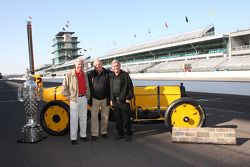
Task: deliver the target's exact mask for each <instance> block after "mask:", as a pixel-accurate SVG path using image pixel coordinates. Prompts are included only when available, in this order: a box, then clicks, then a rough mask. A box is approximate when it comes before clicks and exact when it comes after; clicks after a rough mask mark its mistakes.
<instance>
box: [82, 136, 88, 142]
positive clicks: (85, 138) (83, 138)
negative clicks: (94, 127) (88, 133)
mask: <svg viewBox="0 0 250 167" xmlns="http://www.w3.org/2000/svg"><path fill="white" fill-rule="evenodd" d="M80 139H81V140H82V141H84V142H88V141H89V138H88V137H80Z"/></svg>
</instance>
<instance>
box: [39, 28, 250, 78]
mask: <svg viewBox="0 0 250 167" xmlns="http://www.w3.org/2000/svg"><path fill="white" fill-rule="evenodd" d="M100 59H101V60H102V62H103V64H104V66H105V67H107V68H110V64H111V62H112V61H113V60H114V59H117V60H119V61H120V62H121V63H122V68H123V69H125V70H127V71H129V72H130V73H171V72H183V71H185V68H184V67H185V66H186V65H188V66H190V71H201V72H202V71H224V70H227V71H238V70H250V29H246V30H239V31H236V32H231V33H225V34H219V35H215V28H214V26H213V25H211V26H208V27H206V28H203V29H199V30H195V31H191V32H185V33H183V34H179V35H175V36H170V37H165V38H161V39H157V40H153V41H148V42H145V43H142V44H138V45H133V46H130V47H126V48H119V49H114V50H113V51H111V52H110V53H108V54H107V55H105V56H103V57H100ZM92 61H93V60H90V61H89V62H90V63H91V62H92ZM72 67H73V61H69V62H65V63H64V64H61V65H54V66H52V68H53V70H52V73H54V74H56V75H64V74H65V73H66V72H67V71H68V70H69V69H72ZM89 67H91V65H90V66H89ZM38 71H39V70H38ZM43 72H44V73H46V70H44V69H43ZM52 73H47V75H51V74H52Z"/></svg>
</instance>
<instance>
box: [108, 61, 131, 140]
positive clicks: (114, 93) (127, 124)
mask: <svg viewBox="0 0 250 167" xmlns="http://www.w3.org/2000/svg"><path fill="white" fill-rule="evenodd" d="M112 71H113V73H112V75H111V78H110V100H111V101H110V102H111V106H113V110H114V119H115V123H116V129H117V136H116V137H115V140H119V139H122V138H124V137H125V135H126V141H131V139H132V130H131V129H132V127H131V124H132V122H131V111H130V100H131V99H132V98H133V97H134V91H133V83H132V80H131V78H130V76H129V74H128V73H127V72H125V71H123V70H121V64H120V62H119V61H118V60H114V61H113V62H112ZM124 128H125V130H126V131H125V132H124Z"/></svg>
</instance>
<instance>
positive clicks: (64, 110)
mask: <svg viewBox="0 0 250 167" xmlns="http://www.w3.org/2000/svg"><path fill="white" fill-rule="evenodd" d="M40 119H41V124H42V127H43V128H44V130H45V131H46V132H48V133H49V134H51V135H55V136H59V135H64V134H66V133H67V132H68V131H69V106H68V105H67V104H66V103H64V102H61V101H51V102H49V103H47V104H46V105H45V106H44V107H43V109H42V111H41V115H40Z"/></svg>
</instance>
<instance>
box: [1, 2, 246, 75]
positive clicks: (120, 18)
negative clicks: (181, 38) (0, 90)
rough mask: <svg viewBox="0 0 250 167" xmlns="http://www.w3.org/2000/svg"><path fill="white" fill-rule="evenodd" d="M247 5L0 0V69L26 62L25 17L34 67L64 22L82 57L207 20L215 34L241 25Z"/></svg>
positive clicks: (46, 56) (18, 69)
mask: <svg viewBox="0 0 250 167" xmlns="http://www.w3.org/2000/svg"><path fill="white" fill-rule="evenodd" d="M249 10H250V1H248V0H237V1H228V0H227V1H226V0H200V1H198V0H123V1H122V0H105V1H103V0H99V1H98V0H2V1H1V11H0V19H1V26H0V27H1V28H0V29H1V33H2V34H1V36H2V39H1V41H0V46H1V54H0V72H1V73H2V74H21V73H24V72H25V69H27V68H28V67H29V55H28V44H27V43H28V41H27V30H26V21H27V20H29V16H31V17H32V28H33V29H32V33H33V49H34V56H35V57H34V61H35V66H38V65H41V64H49V63H52V61H51V59H52V58H53V55H52V54H51V52H52V51H53V48H52V47H51V46H52V44H53V41H52V40H53V38H54V37H55V35H56V34H57V33H58V32H59V31H62V28H63V27H65V24H66V23H67V21H69V22H70V24H69V28H67V29H66V30H68V31H73V32H75V34H74V35H75V36H77V37H78V40H79V41H80V42H81V43H80V44H79V45H78V47H81V48H83V49H86V50H87V52H84V53H85V55H86V56H91V57H92V58H95V57H101V56H105V54H107V53H108V52H109V51H111V50H112V49H114V48H121V47H127V46H130V45H134V44H139V43H142V42H146V41H150V40H154V39H159V38H162V37H167V36H172V35H176V34H180V33H183V32H187V31H193V30H196V29H200V28H205V27H207V26H209V25H211V24H213V25H214V26H215V31H216V33H217V34H221V33H226V32H232V31H236V30H238V29H247V28H250V19H249V16H250V15H249ZM185 16H187V17H188V20H189V22H188V23H186V21H185ZM165 22H167V24H168V28H166V27H165V25H164V24H165ZM149 30H150V34H149V32H148V31H149ZM134 34H136V38H135V37H134Z"/></svg>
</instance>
